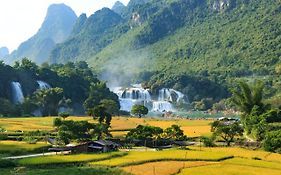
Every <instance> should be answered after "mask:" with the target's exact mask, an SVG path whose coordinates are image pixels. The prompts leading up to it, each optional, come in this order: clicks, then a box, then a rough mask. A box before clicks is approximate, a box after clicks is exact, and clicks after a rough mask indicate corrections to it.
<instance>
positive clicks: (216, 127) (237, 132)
mask: <svg viewBox="0 0 281 175" xmlns="http://www.w3.org/2000/svg"><path fill="white" fill-rule="evenodd" d="M212 131H213V132H214V133H213V134H214V135H215V136H219V137H221V138H222V139H223V140H224V141H225V142H226V144H227V146H230V143H231V142H233V141H234V138H235V137H236V136H242V135H243V128H242V127H241V126H240V125H239V123H238V122H234V123H231V122H221V121H218V122H215V123H213V125H212Z"/></svg>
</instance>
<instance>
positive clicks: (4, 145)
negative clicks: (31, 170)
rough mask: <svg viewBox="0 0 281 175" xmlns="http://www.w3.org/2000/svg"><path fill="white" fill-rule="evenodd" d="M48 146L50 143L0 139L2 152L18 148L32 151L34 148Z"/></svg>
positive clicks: (0, 150)
mask: <svg viewBox="0 0 281 175" xmlns="http://www.w3.org/2000/svg"><path fill="white" fill-rule="evenodd" d="M46 146H48V145H47V144H46V143H43V142H38V143H36V144H28V143H26V142H18V141H0V152H5V151H16V150H20V151H21V150H24V151H32V150H34V149H37V148H42V147H46Z"/></svg>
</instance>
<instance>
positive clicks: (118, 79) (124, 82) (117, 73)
mask: <svg viewBox="0 0 281 175" xmlns="http://www.w3.org/2000/svg"><path fill="white" fill-rule="evenodd" d="M151 58H152V55H151V52H150V51H148V50H147V49H141V50H138V51H136V50H124V51H123V52H122V54H120V55H116V57H115V58H114V59H110V60H108V61H107V62H105V63H104V64H103V66H102V67H103V69H102V73H101V74H100V77H99V78H100V79H102V80H103V81H106V82H107V86H108V87H109V88H111V89H112V88H114V87H119V86H129V85H130V84H135V83H142V81H143V80H141V79H137V77H138V74H139V73H140V72H143V71H149V67H152V66H154V63H155V61H153V59H151Z"/></svg>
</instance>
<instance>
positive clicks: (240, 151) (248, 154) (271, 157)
mask: <svg viewBox="0 0 281 175" xmlns="http://www.w3.org/2000/svg"><path fill="white" fill-rule="evenodd" d="M190 148H192V149H195V150H202V151H204V152H209V153H225V154H228V155H233V156H235V157H243V158H250V159H252V158H255V157H256V158H260V159H262V160H265V161H273V162H279V163H281V154H277V153H270V152H266V151H262V150H249V149H244V148H239V147H214V148H207V147H202V148H198V147H190Z"/></svg>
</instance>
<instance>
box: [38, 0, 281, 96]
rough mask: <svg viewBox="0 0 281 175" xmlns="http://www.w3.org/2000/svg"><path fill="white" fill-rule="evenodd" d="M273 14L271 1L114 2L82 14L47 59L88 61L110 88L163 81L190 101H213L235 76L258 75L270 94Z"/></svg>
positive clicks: (276, 24) (276, 49) (280, 18)
mask: <svg viewBox="0 0 281 175" xmlns="http://www.w3.org/2000/svg"><path fill="white" fill-rule="evenodd" d="M280 12H281V6H280V2H279V1H276V0H267V1H266V0H161V1H159V0H142V1H139V0H131V1H130V2H129V3H128V5H127V6H124V5H122V4H121V3H120V2H119V3H118V2H117V3H116V4H115V5H114V6H113V8H112V9H108V8H103V9H101V10H99V11H97V12H95V13H94V14H93V15H91V16H89V17H87V16H86V15H85V14H82V15H81V16H80V17H79V18H78V19H77V20H76V23H75V24H73V28H72V32H71V34H70V36H69V37H68V39H67V40H66V41H65V42H63V43H61V44H57V45H56V46H55V48H54V49H53V50H52V52H51V54H50V57H49V61H50V62H51V63H66V62H69V61H71V62H76V61H87V62H88V63H89V65H90V66H91V67H92V68H93V69H94V70H95V71H96V72H97V73H98V76H99V77H100V78H101V79H103V80H106V81H107V82H108V83H109V84H111V85H112V86H116V85H128V84H130V83H143V84H144V85H145V86H146V87H149V88H151V89H152V91H156V90H158V89H159V88H161V87H170V88H174V89H176V90H180V91H182V92H184V93H185V94H188V96H189V97H190V99H191V100H194V101H198V100H199V101H200V100H202V99H204V98H210V99H211V100H212V101H213V100H214V101H218V100H220V99H222V98H227V97H228V96H229V94H230V93H229V90H228V89H229V87H230V86H231V85H232V83H233V82H234V81H237V80H240V79H247V80H255V79H263V80H265V84H266V85H267V86H268V87H270V88H267V89H268V91H267V92H266V93H265V96H266V97H268V98H269V97H272V96H275V95H276V94H278V93H280V87H281V83H280V79H279V78H278V76H279V75H280V73H281V51H280V50H281V44H280V43H281V37H280V36H281V35H280V33H281V15H280ZM44 48H48V47H44ZM40 61H42V60H40ZM113 82H114V83H113Z"/></svg>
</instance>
